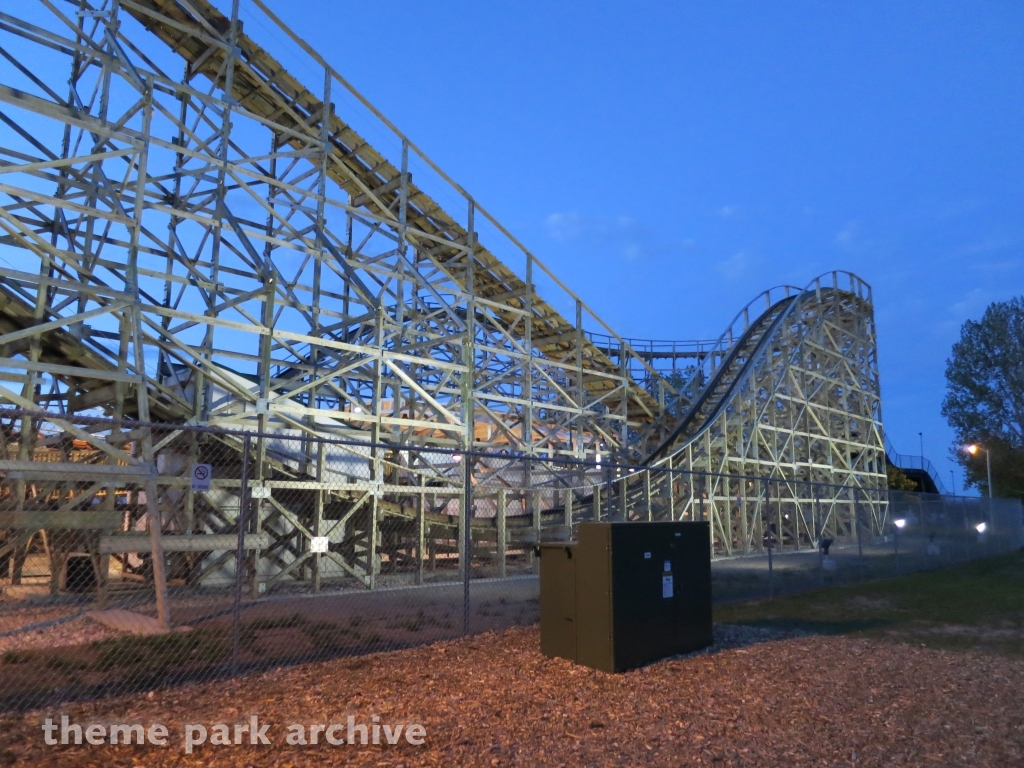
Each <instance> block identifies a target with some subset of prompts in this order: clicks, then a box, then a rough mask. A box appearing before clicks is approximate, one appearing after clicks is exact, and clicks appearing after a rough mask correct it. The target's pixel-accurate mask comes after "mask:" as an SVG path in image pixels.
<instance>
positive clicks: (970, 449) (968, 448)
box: [964, 443, 978, 456]
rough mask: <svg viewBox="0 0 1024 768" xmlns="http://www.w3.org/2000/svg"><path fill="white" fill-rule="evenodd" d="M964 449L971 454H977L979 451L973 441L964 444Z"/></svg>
mask: <svg viewBox="0 0 1024 768" xmlns="http://www.w3.org/2000/svg"><path fill="white" fill-rule="evenodd" d="M964 450H966V451H967V452H968V453H969V454H971V456H975V455H977V453H978V446H976V445H974V444H973V443H972V444H971V445H968V446H964Z"/></svg>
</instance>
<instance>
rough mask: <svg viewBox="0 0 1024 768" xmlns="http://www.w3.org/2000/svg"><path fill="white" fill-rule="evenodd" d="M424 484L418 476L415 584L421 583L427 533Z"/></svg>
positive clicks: (422, 479)
mask: <svg viewBox="0 0 1024 768" xmlns="http://www.w3.org/2000/svg"><path fill="white" fill-rule="evenodd" d="M425 482H426V480H425V478H424V477H423V475H420V476H419V484H420V492H419V494H417V496H416V583H417V584H422V583H423V548H424V544H425V543H426V542H425V539H426V533H427V515H426V510H427V496H426V494H425V493H424V492H423V486H424V483H425Z"/></svg>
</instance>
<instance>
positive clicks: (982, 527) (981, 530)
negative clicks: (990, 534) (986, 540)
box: [974, 523, 988, 533]
mask: <svg viewBox="0 0 1024 768" xmlns="http://www.w3.org/2000/svg"><path fill="white" fill-rule="evenodd" d="M986 528H988V526H987V525H985V523H978V524H977V525H976V526H974V530H976V531H977V532H978V533H984V532H985V529H986Z"/></svg>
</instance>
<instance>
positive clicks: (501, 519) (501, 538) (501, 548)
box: [496, 488, 508, 578]
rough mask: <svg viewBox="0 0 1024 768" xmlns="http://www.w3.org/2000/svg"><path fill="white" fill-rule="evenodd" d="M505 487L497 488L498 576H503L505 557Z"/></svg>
mask: <svg viewBox="0 0 1024 768" xmlns="http://www.w3.org/2000/svg"><path fill="white" fill-rule="evenodd" d="M506 501H507V499H506V498H505V489H504V488H499V489H498V512H497V520H496V522H497V529H498V531H497V533H498V576H499V577H500V578H505V567H506V565H505V560H506V559H507V554H506V551H507V548H508V533H507V532H506V528H505V504H506Z"/></svg>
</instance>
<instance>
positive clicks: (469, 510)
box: [461, 453, 473, 635]
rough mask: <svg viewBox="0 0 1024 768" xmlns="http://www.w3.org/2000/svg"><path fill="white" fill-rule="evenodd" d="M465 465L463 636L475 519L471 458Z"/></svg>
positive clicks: (463, 502) (466, 625)
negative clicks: (471, 530)
mask: <svg viewBox="0 0 1024 768" xmlns="http://www.w3.org/2000/svg"><path fill="white" fill-rule="evenodd" d="M462 462H463V464H464V465H465V471H466V480H465V488H464V491H465V492H464V494H463V499H462V515H461V517H462V552H461V555H462V556H463V558H464V559H463V562H462V634H464V635H468V634H469V576H470V571H471V570H472V568H473V550H472V546H473V536H472V535H471V532H470V525H471V524H472V519H473V468H472V467H471V466H470V464H471V462H470V456H469V454H468V453H467V454H465V455H464V456H463V458H462Z"/></svg>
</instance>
